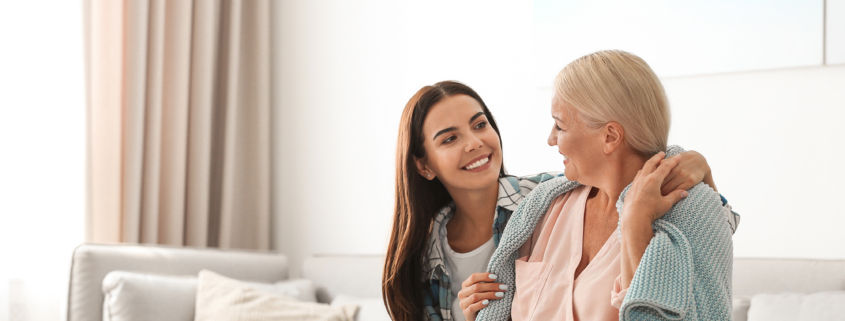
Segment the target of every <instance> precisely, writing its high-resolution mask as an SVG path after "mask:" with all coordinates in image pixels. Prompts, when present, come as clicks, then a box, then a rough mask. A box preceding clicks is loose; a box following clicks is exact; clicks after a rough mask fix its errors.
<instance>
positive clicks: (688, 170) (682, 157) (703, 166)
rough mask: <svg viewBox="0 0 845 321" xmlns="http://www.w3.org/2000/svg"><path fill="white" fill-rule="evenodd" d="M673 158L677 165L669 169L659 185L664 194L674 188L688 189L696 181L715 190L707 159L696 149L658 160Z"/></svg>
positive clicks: (667, 193)
mask: <svg viewBox="0 0 845 321" xmlns="http://www.w3.org/2000/svg"><path fill="white" fill-rule="evenodd" d="M669 160H675V161H677V162H678V165H677V166H675V167H674V168H672V170H671V171H669V175H667V176H666V178H665V179H664V180H663V185H661V187H660V192H661V193H662V194H663V195H664V196H665V195H669V193H671V192H672V191H674V190H679V189H680V190H688V189H690V188H692V187H693V186H695V185H696V184H698V183H701V182H704V183H705V184H707V185H710V187H712V188H713V190H716V184H715V182H713V175H712V174H711V172H710V166H709V165H707V160H706V159H704V156H703V155H701V154H700V153H698V152H696V151H687V152H683V153H680V154H678V155H674V156H672V157H669V158H667V159H663V160H661V161H660V162H661V163H663V162H666V161H669Z"/></svg>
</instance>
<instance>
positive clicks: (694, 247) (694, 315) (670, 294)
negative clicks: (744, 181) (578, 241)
mask: <svg viewBox="0 0 845 321" xmlns="http://www.w3.org/2000/svg"><path fill="white" fill-rule="evenodd" d="M681 152H683V149H682V148H680V147H678V146H670V147H669V150H668V151H667V153H666V154H667V157H669V156H672V155H675V154H678V153H681ZM578 186H580V184H579V183H577V182H572V181H569V180H567V179H566V178H565V177H559V178H555V179H552V180H549V181H547V182H545V183H542V184H540V185H539V186H537V187H536V188H535V189H534V190H533V191H532V192H531V194H529V195H528V196H527V197H526V198H525V199H524V200H523V201H522V203H521V204H520V205H519V207H518V208H517V210H516V211H515V212H514V213H513V216H512V217H511V219H510V222H509V223H508V226H507V228H506V229H505V232H504V233H503V235H502V240H501V241H500V243H499V247H498V248H497V249H496V252H495V253H494V254H493V257H492V258H491V259H490V264H489V265H488V271H489V272H491V273H495V274H496V275H498V276H499V278H498V279H497V282H501V283H504V284H507V285H508V287H509V288H510V289H514V290H513V291H505V296H504V297H503V298H502V299H499V300H491V301H490V305H489V306H487V307H485V308H483V309H481V311H479V314H478V317H477V318H476V320H479V321H492V320H501V321H505V320H508V318H510V314H511V304H512V302H513V294H514V293H515V292H516V291H518V290H519V289H517V288H516V282H515V281H516V274H515V262H516V259H517V251H518V249H519V247H520V246H522V244H523V243H525V241H527V240H528V238H529V237H531V235H532V234H533V232H534V228H535V227H536V226H537V222H538V221H539V220H540V219H541V218H542V217H543V215H545V213H546V212H547V211H548V208H549V206H550V205H551V202H552V201H553V200H554V199H555V198H556V197H557V196H559V195H562V194H564V193H567V192H569V191H571V190H573V189H574V188H576V187H578ZM629 188H630V185H629V186H628V187H627V188H625V190H624V191H623V192H622V194H621V195H620V197H619V200H618V202H617V210H618V211H619V213H620V214H621V215H624V212H623V211H622V209H623V207H624V199H625V195H627V192H628V189H629ZM652 227H653V228H654V238H653V239H652V240H651V243H650V244H649V246H648V248H647V249H646V252H645V253H644V254H643V258H642V260H641V261H640V265H639V266H638V268H637V271H636V272H635V274H634V278H633V280H632V282H631V286H630V287H629V288H628V292H627V294H626V296H625V300H624V301H623V302H622V306H621V308H620V313H619V319H620V320H730V317H731V314H730V312H731V311H730V309H731V271H732V269H733V243H732V241H731V235H732V230H731V227H730V224H728V222H727V221H726V220H725V215H724V212H723V209H722V206H721V198H720V197H719V194H718V193H716V192H715V191H713V189H712V188H710V187H709V186H707V185H705V184H703V183H702V184H698V185H696V186H695V187H693V188H692V189H690V190H689V196H687V197H686V198H685V199H683V200H681V201H680V202H678V203H677V204H675V206H673V207H672V209H670V210H669V212H667V213H666V215H664V216H663V218H661V219H658V220H657V221H655V222H654V224H653V225H652ZM608 291H610V289H608ZM608 304H610V302H608Z"/></svg>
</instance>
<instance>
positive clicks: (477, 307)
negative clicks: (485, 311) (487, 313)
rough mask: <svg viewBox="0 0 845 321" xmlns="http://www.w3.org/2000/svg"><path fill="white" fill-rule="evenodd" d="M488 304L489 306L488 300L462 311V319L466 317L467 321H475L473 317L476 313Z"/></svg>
mask: <svg viewBox="0 0 845 321" xmlns="http://www.w3.org/2000/svg"><path fill="white" fill-rule="evenodd" d="M488 304H490V300H482V301H481V302H476V303H473V304H471V305H470V306H468V307H466V308H465V309H463V310H464V317H466V319H467V320H475V316H476V315H477V314H478V311H479V310H481V309H482V308H484V307H486V306H487V305H488Z"/></svg>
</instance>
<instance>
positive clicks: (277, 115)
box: [273, 0, 845, 274]
mask: <svg viewBox="0 0 845 321" xmlns="http://www.w3.org/2000/svg"><path fill="white" fill-rule="evenodd" d="M532 19H533V12H532V2H531V1H525V0H523V1H517V2H507V3H505V2H501V3H499V2H489V1H488V2H471V3H470V2H463V1H441V2H437V1H435V2H426V4H425V5H422V4H417V5H411V4H407V3H394V2H388V1H374V0H367V1H355V2H347V1H305V0H291V1H280V2H274V7H273V20H274V24H275V25H274V27H273V30H274V36H273V37H274V47H273V49H274V54H273V57H274V70H273V77H274V78H273V80H274V86H275V87H274V127H275V133H274V138H275V141H274V145H273V146H274V154H273V155H274V165H275V169H274V171H275V173H274V177H273V182H274V185H273V186H274V188H275V191H274V194H275V198H274V212H275V216H274V217H275V222H274V245H275V248H276V249H277V250H279V251H281V252H283V253H286V254H288V255H290V256H291V258H292V263H293V264H294V269H293V273H294V274H296V273H298V271H299V270H298V268H297V265H298V264H300V263H301V260H302V258H304V257H306V256H309V255H314V254H381V253H383V252H384V249H385V248H386V244H387V234H388V231H389V227H390V223H391V215H392V213H391V211H392V209H393V178H394V170H395V168H394V157H395V154H394V153H395V143H396V131H397V126H398V121H399V116H400V113H401V110H402V108H403V107H404V105H405V103H406V102H407V100H408V99H409V98H410V97H411V96H412V95H413V94H414V93H415V92H416V90H417V89H419V88H420V87H422V86H424V85H427V84H432V83H434V82H437V81H440V80H447V79H452V80H460V81H463V82H465V83H467V84H469V85H470V86H472V87H473V88H474V89H476V90H477V91H478V92H479V94H480V95H481V96H482V97H483V98H484V100H485V102H486V103H487V105H488V106H489V107H490V109H491V111H492V112H493V113H494V115H495V116H496V119H497V122H499V125H500V128H501V131H502V135H503V145H504V150H505V155H506V156H505V165H506V166H507V168H508V170H509V172H511V173H513V174H529V173H536V172H540V171H548V170H562V169H563V167H562V164H561V159H560V156H559V154H558V153H557V152H556V151H555V150H554V149H552V148H550V147H548V146H546V145H545V139H546V135H547V134H548V130H550V128H551V124H552V122H551V120H550V118H549V107H548V106H549V103H548V101H549V98H550V95H551V90H550V88H549V86H548V85H540V86H538V85H537V84H538V83H539V84H544V83H545V84H550V83H551V81H552V79H547V80H541V81H538V80H537V79H534V78H535V75H536V74H535V73H533V72H532V71H531V69H532V68H531V67H532V64H533V63H534V62H532V61H531V58H530V57H532V50H534V48H535V46H534V43H533V42H532V39H531V37H530V36H527V35H530V34H531V33H532V28H533V25H532ZM620 49H624V48H620ZM586 53H587V52H585V54H586ZM664 84H665V86H666V89H667V91H668V93H669V97H670V100H671V103H672V106H673V113H674V114H673V124H674V126H673V131H672V134H671V135H672V136H671V137H670V140H671V141H672V142H676V143H679V144H682V145H683V146H684V147H687V148H690V149H696V150H699V151H701V152H702V153H703V154H704V155H705V156H706V157H707V158H708V160H709V162H710V164H711V166H712V168H713V170H714V177H715V179H716V182H717V184H718V186H719V189H720V191H722V192H723V193H724V194H725V196H726V197H728V198H729V200H730V201H731V203H732V204H733V205H734V206H735V208H736V210H737V211H739V212H740V213H741V214H743V221H742V224H741V228H740V230H739V233H737V234H736V236H735V238H734V239H735V241H736V243H735V249H736V250H735V253H736V255H737V256H766V257H810V258H845V249H843V248H842V247H841V246H838V247H837V246H836V245H835V244H843V243H845V242H843V241H845V236H842V235H841V234H840V233H839V230H840V229H841V228H842V227H843V226H845V215H842V214H843V213H842V212H843V210H839V209H838V208H837V207H835V206H834V204H835V199H836V198H835V196H834V195H836V194H837V193H841V192H845V188H843V187H839V186H838V185H837V184H835V183H834V182H836V181H838V180H842V179H845V176H844V175H845V174H843V170H842V169H841V166H837V164H836V163H837V162H839V160H840V159H841V158H842V157H843V156H845V150H844V149H845V144H844V143H842V142H841V141H840V140H839V139H841V137H845V135H843V129H841V127H840V126H837V124H836V122H837V121H838V122H841V121H843V120H845V117H843V116H845V115H843V114H842V113H843V110H845V90H842V89H843V88H845V67H843V66H838V67H805V68H796V69H782V70H773V71H755V72H743V73H731V74H719V75H710V76H695V77H683V78H667V79H664ZM800 183H804V184H800ZM780 187H784V188H780ZM793 200H794V201H793ZM808 217H809V218H813V220H802V218H808Z"/></svg>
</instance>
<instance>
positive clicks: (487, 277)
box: [461, 273, 497, 288]
mask: <svg viewBox="0 0 845 321" xmlns="http://www.w3.org/2000/svg"><path fill="white" fill-rule="evenodd" d="M496 277H497V276H496V275H495V274H493V273H473V274H472V275H470V276H469V277H468V278H467V279H466V280H464V282H463V283H461V287H462V288H465V287H468V286H470V285H473V284H476V283H478V282H493V281H495V280H496Z"/></svg>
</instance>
